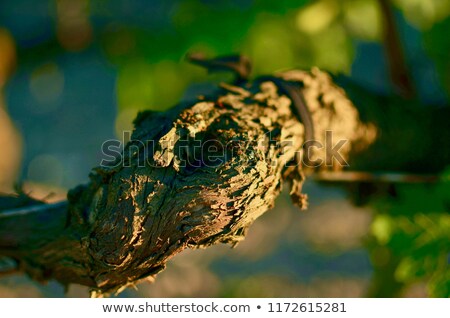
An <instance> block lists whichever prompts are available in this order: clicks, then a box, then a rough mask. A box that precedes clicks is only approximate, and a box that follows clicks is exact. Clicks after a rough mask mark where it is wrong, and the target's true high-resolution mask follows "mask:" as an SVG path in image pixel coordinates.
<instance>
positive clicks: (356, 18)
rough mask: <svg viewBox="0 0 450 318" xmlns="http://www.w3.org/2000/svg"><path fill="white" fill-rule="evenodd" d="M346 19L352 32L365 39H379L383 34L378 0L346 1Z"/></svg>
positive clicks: (344, 7)
mask: <svg viewBox="0 0 450 318" xmlns="http://www.w3.org/2000/svg"><path fill="white" fill-rule="evenodd" d="M343 9H344V19H345V24H346V26H347V27H348V29H349V30H350V32H351V33H352V34H353V35H355V36H357V37H359V38H362V39H364V40H372V41H374V40H378V39H380V36H381V25H382V24H381V21H382V20H381V19H382V17H381V12H380V6H379V4H378V2H377V1H376V0H355V1H350V2H347V1H344V2H343Z"/></svg>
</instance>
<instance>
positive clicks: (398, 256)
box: [0, 0, 450, 297]
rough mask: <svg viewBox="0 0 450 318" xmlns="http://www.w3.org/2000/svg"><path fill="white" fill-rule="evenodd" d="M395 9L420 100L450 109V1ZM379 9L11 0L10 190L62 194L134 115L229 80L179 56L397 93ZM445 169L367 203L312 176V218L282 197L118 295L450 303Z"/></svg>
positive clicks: (4, 130)
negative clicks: (233, 241) (244, 225)
mask: <svg viewBox="0 0 450 318" xmlns="http://www.w3.org/2000/svg"><path fill="white" fill-rule="evenodd" d="M390 3H391V6H392V10H393V17H394V20H395V24H396V32H397V33H398V35H399V39H400V42H401V45H402V47H403V49H404V52H405V54H404V58H405V61H406V64H407V65H408V66H409V72H410V75H411V80H412V82H413V83H414V87H415V89H416V92H417V95H418V100H420V102H421V103H422V104H423V105H424V107H445V106H446V105H448V103H449V92H450V54H449V52H450V37H449V34H450V19H449V16H450V2H449V1H445V0H394V1H391V2H390ZM384 15H385V12H383V10H382V9H381V7H380V2H379V1H378V0H342V1H338V0H319V1H307V0H295V1H294V0H278V1H273V0H231V1H221V0H217V1H213V0H186V1H182V0H174V1H164V0H135V1H125V0H39V1H38V0H34V1H33V0H1V1H0V154H1V155H0V191H2V192H10V191H12V186H13V184H14V183H15V182H19V181H20V182H21V183H22V184H23V187H24V189H25V190H26V191H27V192H28V193H30V194H31V195H32V196H35V197H37V198H40V199H44V198H45V199H47V200H50V201H51V200H53V201H55V200H59V199H61V198H64V194H65V192H66V191H67V189H70V188H71V187H74V186H76V185H77V184H80V183H84V182H86V181H87V176H88V174H89V171H90V169H91V168H93V167H95V166H97V165H98V164H99V162H100V158H101V148H100V146H101V144H102V142H104V141H105V140H107V139H111V138H121V136H122V132H123V131H124V130H130V129H131V127H132V125H131V122H132V119H133V118H134V116H135V115H136V113H137V112H138V111H140V110H144V109H152V110H161V111H162V110H165V109H168V108H170V107H171V106H173V105H174V104H176V103H177V102H179V101H180V99H183V98H189V97H192V96H196V95H197V94H200V93H202V92H204V91H205V90H208V89H209V87H210V86H211V83H214V82H218V81H220V80H224V78H226V76H222V75H207V74H206V72H205V71H204V70H202V69H199V68H197V67H195V66H192V65H189V64H188V63H186V62H184V56H185V54H186V53H188V52H203V53H205V54H206V55H208V56H217V55H222V54H230V53H243V54H246V55H247V56H248V57H250V59H251V60H252V62H253V66H254V74H255V75H258V74H265V73H273V72H275V71H279V70H282V69H288V68H294V67H295V68H302V69H309V68H310V67H312V66H319V67H320V68H323V69H325V70H328V71H329V72H331V73H332V74H335V75H339V74H341V76H345V78H348V79H350V80H351V81H353V82H356V83H358V84H359V85H360V86H361V87H363V88H364V89H365V90H367V91H370V92H371V94H374V95H378V96H391V95H392V94H395V93H396V90H395V88H394V87H393V85H391V84H392V83H391V80H390V75H389V67H388V60H387V58H386V54H385V49H384V46H383V27H384V25H383V23H384V22H383V21H384V20H383V17H384ZM386 151H391V150H390V149H387V150H386ZM449 165H450V163H449ZM439 175H440V176H441V178H440V181H439V182H438V183H436V184H433V185H431V186H430V185H420V184H413V185H411V184H402V185H398V186H397V188H396V193H397V195H396V197H395V198H392V197H389V196H388V195H380V196H377V197H376V198H375V199H370V200H365V203H366V204H364V205H362V206H361V205H360V206H356V205H355V204H354V201H352V200H350V199H349V197H350V195H349V191H348V189H344V188H342V187H339V186H333V185H330V184H327V185H323V184H321V183H317V182H314V181H308V182H307V183H306V185H305V192H306V193H308V194H309V197H310V208H309V210H308V211H307V212H299V211H298V210H297V209H296V208H295V207H293V206H292V204H291V203H290V199H289V198H288V195H287V193H283V194H282V195H281V196H280V198H279V199H278V200H277V204H276V207H275V208H274V209H273V210H272V211H270V212H268V213H266V214H265V215H264V216H262V217H261V218H260V219H259V220H257V221H256V222H255V224H254V225H253V226H252V227H251V229H250V232H249V235H248V237H247V238H246V240H245V241H244V242H243V243H241V244H240V245H239V246H238V247H237V248H235V249H230V248H229V247H228V246H215V247H212V248H209V249H207V250H194V251H186V252H183V253H182V254H180V255H178V256H176V257H175V258H174V259H173V260H172V261H170V262H169V265H168V269H167V270H166V271H164V272H163V273H161V274H160V275H159V276H158V277H157V279H156V281H155V282H154V283H153V284H150V283H142V284H140V285H138V289H137V290H127V291H125V292H123V293H122V294H120V295H119V297H141V296H142V297H174V296H180V297H197V296H205V297H362V296H384V297H393V296H408V297H416V296H417V297H426V296H437V297H447V296H449V295H450V271H449V262H450V237H449V236H450V217H449V206H450V203H449V202H450V181H449V180H450V173H448V170H447V172H445V171H444V172H442V173H439ZM2 261H4V260H0V267H1V264H2V263H1V262H2ZM67 295H68V296H74V297H86V296H88V293H87V289H86V288H84V287H82V286H75V285H74V286H71V287H70V288H69V290H68V293H67ZM62 296H64V290H63V288H62V287H61V286H60V285H58V284H57V283H56V282H50V283H49V284H47V285H45V286H43V285H40V284H37V283H35V282H33V281H31V280H29V279H28V278H27V277H25V276H17V275H16V276H10V277H6V278H2V279H0V297H62Z"/></svg>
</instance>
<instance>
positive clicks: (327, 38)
mask: <svg viewBox="0 0 450 318" xmlns="http://www.w3.org/2000/svg"><path fill="white" fill-rule="evenodd" d="M311 49H312V56H313V59H314V65H316V66H318V67H320V68H323V69H326V70H327V71H330V72H344V73H348V72H349V71H350V66H351V62H352V53H353V51H352V50H353V49H352V43H351V41H350V39H349V37H348V34H347V33H346V32H345V30H344V28H343V27H342V26H341V25H339V24H336V25H334V26H333V27H332V28H328V29H326V30H324V31H323V32H321V33H319V34H316V35H315V36H314V41H311Z"/></svg>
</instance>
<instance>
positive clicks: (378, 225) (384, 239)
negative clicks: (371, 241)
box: [371, 215, 394, 245]
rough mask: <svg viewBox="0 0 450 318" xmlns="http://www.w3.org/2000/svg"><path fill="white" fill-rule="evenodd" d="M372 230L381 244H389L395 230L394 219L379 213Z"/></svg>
mask: <svg viewBox="0 0 450 318" xmlns="http://www.w3.org/2000/svg"><path fill="white" fill-rule="evenodd" d="M371 230H372V234H373V236H375V238H376V239H377V240H378V242H379V243H380V244H381V245H384V244H387V243H388V242H389V240H390V239H391V236H392V232H393V230H394V229H393V224H392V219H391V218H390V217H388V216H384V215H378V216H377V217H376V218H375V220H374V221H373V223H372V228H371Z"/></svg>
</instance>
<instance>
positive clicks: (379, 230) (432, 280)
mask: <svg viewBox="0 0 450 318" xmlns="http://www.w3.org/2000/svg"><path fill="white" fill-rule="evenodd" d="M396 190H397V195H396V197H395V198H390V199H387V198H385V199H382V200H379V201H378V202H376V203H374V206H375V208H376V210H377V211H378V214H377V215H376V216H375V218H374V220H373V223H372V226H371V235H372V236H371V240H370V241H369V242H368V244H367V246H368V247H369V249H370V251H371V257H372V261H373V264H374V268H375V277H377V275H379V276H380V277H384V278H386V277H390V279H391V281H389V280H386V279H383V280H382V281H380V282H374V284H375V285H378V284H379V285H381V284H383V285H385V286H390V287H393V288H391V289H390V293H392V295H396V293H397V291H398V292H400V290H401V289H402V288H405V287H407V286H408V285H411V284H414V283H417V282H424V281H425V282H426V284H427V290H428V293H429V295H430V296H433V297H450V267H449V261H450V214H449V209H450V170H449V171H448V172H447V173H445V174H444V175H443V177H442V181H441V182H439V183H438V184H436V185H433V186H424V185H412V184H409V185H406V184H405V185H400V186H398V187H397V188H396ZM387 274H392V275H387ZM395 286H396V287H397V288H396V287H395ZM397 289H398V290H397ZM373 292H374V293H375V295H378V294H377V292H378V291H373ZM378 296H388V295H386V294H384V295H378Z"/></svg>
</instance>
